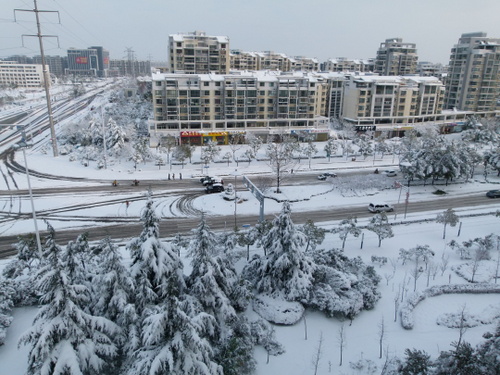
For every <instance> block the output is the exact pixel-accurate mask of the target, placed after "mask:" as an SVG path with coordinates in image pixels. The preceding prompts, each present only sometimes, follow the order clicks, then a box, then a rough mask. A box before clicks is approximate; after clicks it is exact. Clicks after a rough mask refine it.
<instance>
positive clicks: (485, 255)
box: [470, 246, 490, 283]
mask: <svg viewBox="0 0 500 375" xmlns="http://www.w3.org/2000/svg"><path fill="white" fill-rule="evenodd" d="M487 259H490V254H489V252H488V249H486V248H485V247H483V246H480V247H478V248H477V249H476V251H474V257H473V258H472V263H471V280H470V282H471V283H473V282H474V277H476V274H477V271H478V269H479V266H480V265H481V261H482V260H487Z"/></svg>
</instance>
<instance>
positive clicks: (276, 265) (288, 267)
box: [243, 202, 314, 301]
mask: <svg viewBox="0 0 500 375" xmlns="http://www.w3.org/2000/svg"><path fill="white" fill-rule="evenodd" d="M305 242H306V238H305V235H304V234H303V233H302V232H301V231H300V230H299V229H298V228H297V226H295V224H294V223H293V222H292V219H291V209H290V204H289V203H288V202H285V203H284V204H283V208H282V209H281V213H280V214H279V216H277V217H276V218H275V219H274V220H273V226H272V228H271V229H270V230H269V232H268V233H267V234H265V235H264V237H263V238H262V244H263V247H264V248H265V249H266V254H267V255H265V256H264V257H259V256H255V257H254V258H253V259H252V260H251V261H250V263H249V264H248V265H247V266H246V267H245V269H244V271H243V273H244V274H245V275H246V277H247V278H248V280H250V281H251V282H252V283H253V285H254V287H255V288H256V289H257V291H258V292H259V293H267V294H270V295H276V296H282V297H283V298H285V299H286V300H289V301H305V300H307V299H308V296H309V292H310V290H311V286H312V283H313V277H312V274H313V272H314V265H313V263H312V261H311V260H310V259H309V257H308V256H306V255H305V253H304V250H303V247H304V245H305Z"/></svg>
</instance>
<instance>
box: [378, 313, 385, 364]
mask: <svg viewBox="0 0 500 375" xmlns="http://www.w3.org/2000/svg"><path fill="white" fill-rule="evenodd" d="M384 336H385V322H384V317H382V320H381V321H380V323H379V325H378V357H379V358H382V355H383V347H384Z"/></svg>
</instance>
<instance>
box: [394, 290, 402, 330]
mask: <svg viewBox="0 0 500 375" xmlns="http://www.w3.org/2000/svg"><path fill="white" fill-rule="evenodd" d="M400 290H401V288H398V291H397V293H396V296H395V297H394V322H396V321H397V320H398V309H399V295H400Z"/></svg>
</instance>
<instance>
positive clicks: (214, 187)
mask: <svg viewBox="0 0 500 375" xmlns="http://www.w3.org/2000/svg"><path fill="white" fill-rule="evenodd" d="M223 191H224V186H223V185H222V184H217V183H215V184H210V185H207V187H205V193H207V194H212V193H220V192H223Z"/></svg>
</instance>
